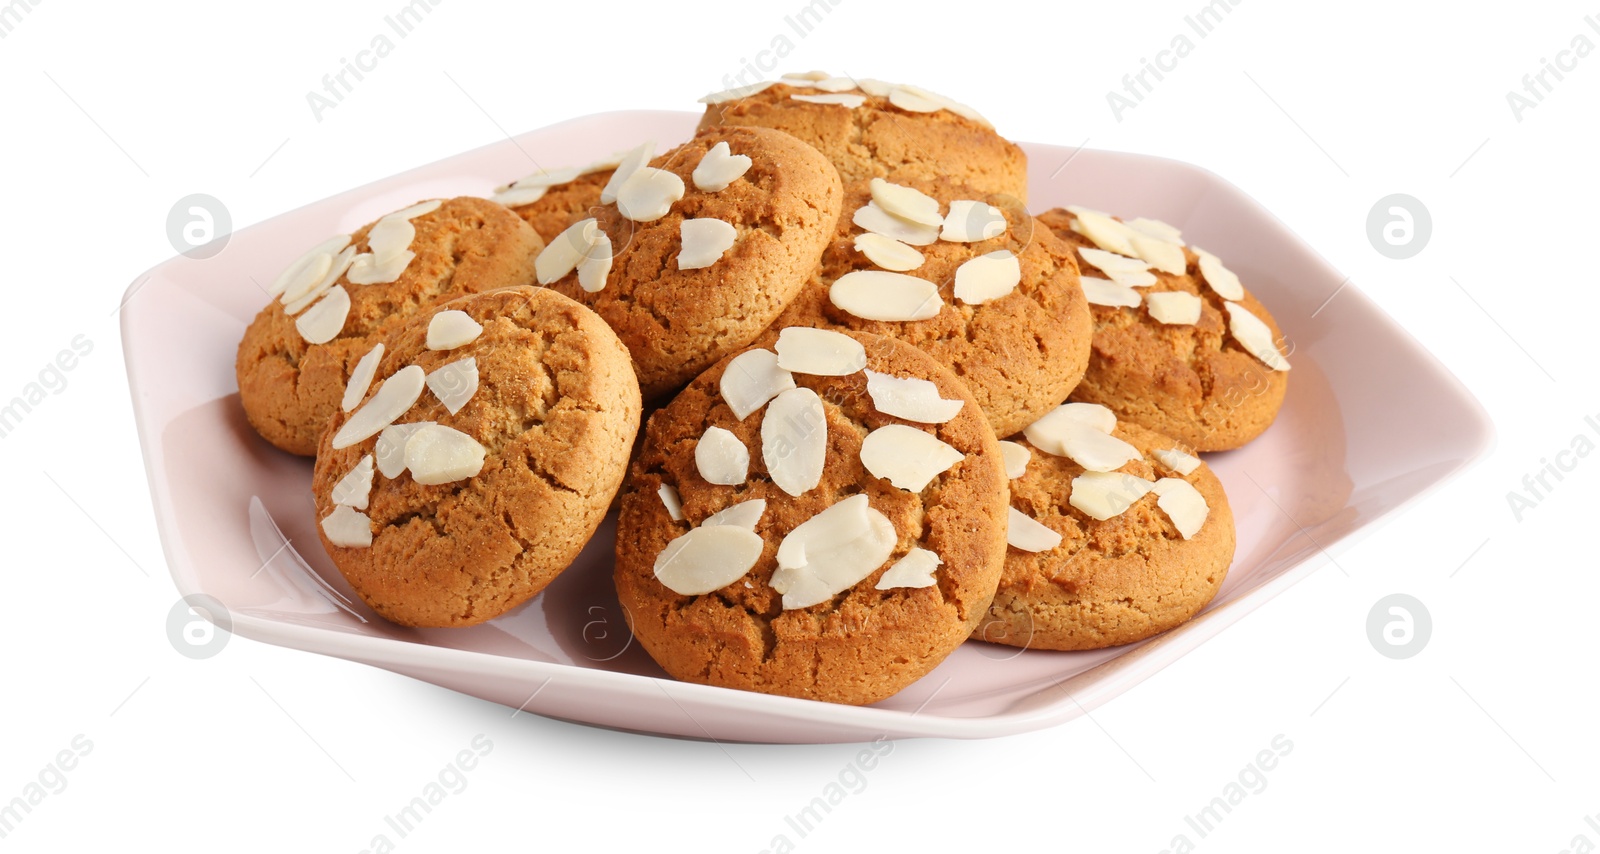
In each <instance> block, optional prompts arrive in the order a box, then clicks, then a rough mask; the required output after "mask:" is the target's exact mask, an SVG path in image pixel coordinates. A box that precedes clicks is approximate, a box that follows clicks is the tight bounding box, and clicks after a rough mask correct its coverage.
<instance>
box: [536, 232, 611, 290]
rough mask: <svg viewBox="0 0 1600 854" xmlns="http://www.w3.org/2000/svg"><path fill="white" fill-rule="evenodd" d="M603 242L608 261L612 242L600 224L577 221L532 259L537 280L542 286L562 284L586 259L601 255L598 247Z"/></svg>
mask: <svg viewBox="0 0 1600 854" xmlns="http://www.w3.org/2000/svg"><path fill="white" fill-rule="evenodd" d="M602 240H604V242H605V244H606V249H605V250H604V255H605V256H606V257H609V256H610V255H611V251H610V244H611V240H610V238H608V237H606V233H605V232H604V231H603V230H601V228H600V223H599V222H598V221H597V220H595V219H594V218H593V217H590V218H588V219H580V220H578V221H577V222H575V223H573V224H572V225H569V226H567V229H566V230H565V231H563V232H561V233H560V234H558V235H556V239H554V240H552V241H550V245H548V246H546V247H545V248H544V249H543V250H541V251H540V252H539V255H538V257H537V258H534V259H533V273H534V277H535V278H536V279H538V281H539V284H541V285H550V284H554V283H556V282H557V281H560V280H561V279H562V278H564V277H565V276H566V275H567V274H568V273H571V272H572V271H573V270H575V269H577V267H578V264H580V263H581V262H583V261H584V260H585V259H586V258H588V257H590V256H591V255H596V256H598V255H599V254H601V250H600V248H599V247H600V243H601V241H602Z"/></svg>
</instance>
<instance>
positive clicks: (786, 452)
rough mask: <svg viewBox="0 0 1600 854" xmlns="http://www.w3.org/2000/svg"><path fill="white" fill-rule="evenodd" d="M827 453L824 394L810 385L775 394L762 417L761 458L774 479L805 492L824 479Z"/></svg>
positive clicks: (789, 490) (788, 488)
mask: <svg viewBox="0 0 1600 854" xmlns="http://www.w3.org/2000/svg"><path fill="white" fill-rule="evenodd" d="M827 454H828V424H827V412H826V410H824V409H823V406H822V398H820V397H818V396H817V393H816V392H814V391H812V390H811V389H808V388H792V389H789V390H788V391H786V392H783V393H782V394H780V395H778V396H777V397H775V398H773V399H772V403H770V404H768V405H767V412H766V415H765V416H763V418H762V420H761V460H762V462H763V463H765V464H766V467H767V476H768V477H771V478H772V483H773V484H774V485H775V486H777V487H778V488H779V489H781V490H783V491H784V492H787V493H789V494H790V495H793V496H796V497H798V496H801V495H804V494H805V493H806V492H808V491H810V490H811V489H813V488H815V487H816V485H817V484H818V483H820V482H821V481H822V468H823V465H824V464H825V463H826V462H827Z"/></svg>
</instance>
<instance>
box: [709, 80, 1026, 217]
mask: <svg viewBox="0 0 1600 854" xmlns="http://www.w3.org/2000/svg"><path fill="white" fill-rule="evenodd" d="M700 100H701V102H702V103H704V104H706V113H705V116H704V117H703V118H702V119H701V120H700V127H701V128H708V127H714V126H717V125H755V126H760V127H770V128H777V129H778V130H781V131H785V132H787V133H791V134H794V135H795V136H797V137H799V138H800V139H802V140H805V141H806V142H808V143H810V144H811V145H813V146H815V147H816V148H817V150H819V151H821V152H822V153H823V154H825V155H827V157H828V159H829V160H831V161H833V165H834V166H835V167H836V168H837V169H838V170H839V175H840V177H841V178H843V179H844V182H845V184H846V185H849V184H854V183H856V182H858V181H866V180H868V179H871V178H888V179H890V180H893V181H903V180H918V179H933V178H939V177H950V178H952V179H954V180H956V181H959V182H961V183H964V184H967V185H969V186H971V187H975V188H977V189H978V190H981V191H983V192H984V193H1000V194H1004V195H1009V196H1012V197H1015V198H1016V199H1018V200H1019V201H1021V202H1026V201H1027V199H1028V158H1027V155H1025V154H1023V152H1022V149H1021V148H1018V147H1017V146H1016V145H1015V144H1013V143H1011V142H1009V141H1007V140H1006V139H1005V138H1003V137H1001V136H1000V135H999V134H998V133H995V131H994V127H993V126H992V125H990V124H989V122H988V120H986V119H984V117H983V116H981V115H979V114H978V113H977V111H976V110H973V109H972V108H971V107H968V106H966V105H965V104H961V103H958V102H956V101H952V100H950V99H949V98H946V97H944V96H942V95H938V94H936V93H933V92H929V91H928V90H926V89H921V88H918V87H916V86H911V85H907V84H893V83H884V82H883V81H881V80H870V79H860V80H857V79H854V78H850V77H829V76H828V75H827V74H824V73H821V72H811V73H809V74H801V75H785V76H784V77H781V78H779V79H778V80H776V81H773V82H771V83H761V84H756V85H755V86H747V87H743V88H740V89H731V90H729V91H726V92H718V93H715V94H712V95H707V96H706V97H704V98H702V99H700Z"/></svg>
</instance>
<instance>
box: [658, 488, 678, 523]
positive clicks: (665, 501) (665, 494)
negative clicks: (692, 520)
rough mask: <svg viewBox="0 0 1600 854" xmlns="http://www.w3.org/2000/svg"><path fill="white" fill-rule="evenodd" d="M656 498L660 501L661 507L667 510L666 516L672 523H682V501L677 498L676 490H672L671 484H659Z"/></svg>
mask: <svg viewBox="0 0 1600 854" xmlns="http://www.w3.org/2000/svg"><path fill="white" fill-rule="evenodd" d="M656 496H657V497H659V498H660V499H661V506H663V507H665V508H667V515H668V516H670V517H672V521H674V522H682V521H683V499H682V498H679V497H678V490H676V489H674V488H673V486H672V484H670V483H663V484H661V488H660V489H658V490H656Z"/></svg>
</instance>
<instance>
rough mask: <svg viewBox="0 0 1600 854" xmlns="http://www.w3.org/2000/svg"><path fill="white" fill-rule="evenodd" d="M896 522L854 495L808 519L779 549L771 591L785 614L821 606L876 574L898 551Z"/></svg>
mask: <svg viewBox="0 0 1600 854" xmlns="http://www.w3.org/2000/svg"><path fill="white" fill-rule="evenodd" d="M896 539H897V537H896V535H895V530H894V523H892V522H890V521H889V519H888V517H886V516H884V515H883V514H882V513H880V512H878V510H877V509H876V508H874V507H872V506H871V505H870V504H869V503H868V502H867V497H866V496H865V495H852V496H850V497H849V498H846V499H845V500H843V501H840V502H838V503H837V504H834V505H833V506H831V507H829V508H828V509H826V510H824V511H822V512H821V513H818V514H817V515H815V516H813V517H811V518H810V519H807V520H806V521H804V522H802V523H800V524H799V525H797V526H796V527H795V529H794V530H792V531H790V532H789V534H788V536H786V537H784V538H783V542H782V543H780V544H779V545H778V569H777V571H775V572H774V573H773V574H772V581H771V584H772V589H773V590H776V591H778V592H779V593H781V594H783V607H784V609H785V610H790V609H794V608H809V607H811V606H812V605H817V604H821V603H823V602H826V601H828V600H829V599H832V598H833V597H834V596H836V595H838V594H840V593H843V592H844V591H846V590H849V589H850V588H851V587H854V586H855V585H856V584H857V583H859V582H860V581H861V580H862V579H864V578H866V577H867V576H869V575H871V574H872V573H873V572H875V571H877V569H878V567H880V566H883V562H884V561H886V560H888V559H889V556H890V555H891V554H893V553H894V547H895V541H896Z"/></svg>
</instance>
